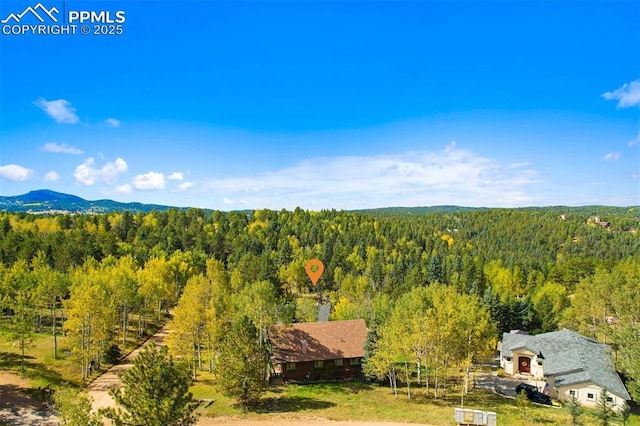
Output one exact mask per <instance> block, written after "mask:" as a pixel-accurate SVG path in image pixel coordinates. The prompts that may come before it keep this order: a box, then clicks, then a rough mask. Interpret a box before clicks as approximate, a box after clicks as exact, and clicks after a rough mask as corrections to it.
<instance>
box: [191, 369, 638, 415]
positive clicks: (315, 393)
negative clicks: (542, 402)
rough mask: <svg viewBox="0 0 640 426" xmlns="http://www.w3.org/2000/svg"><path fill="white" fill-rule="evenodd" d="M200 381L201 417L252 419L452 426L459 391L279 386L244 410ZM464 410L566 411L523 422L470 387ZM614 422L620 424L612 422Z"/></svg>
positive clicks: (499, 400) (504, 403)
mask: <svg viewBox="0 0 640 426" xmlns="http://www.w3.org/2000/svg"><path fill="white" fill-rule="evenodd" d="M201 378H202V380H201V381H199V382H198V383H196V384H195V385H194V386H193V387H192V392H193V393H194V396H195V397H197V398H211V399H213V400H214V403H213V404H211V405H210V406H209V407H208V408H201V409H200V412H201V414H202V415H203V416H207V417H218V416H239V417H245V418H251V419H260V418H264V419H267V418H273V416H274V415H281V416H283V417H286V418H301V419H302V418H309V417H321V418H325V419H329V420H336V421H348V420H351V421H387V422H407V423H423V424H431V425H438V426H439V425H452V424H455V422H454V419H453V414H454V408H455V407H459V406H460V395H459V394H450V396H448V397H447V398H445V399H438V400H435V399H433V398H429V399H427V398H426V397H425V393H424V391H423V390H418V391H415V390H414V391H413V392H412V398H411V399H409V398H407V395H406V393H405V394H398V396H397V397H394V395H393V394H392V393H391V391H390V389H389V388H387V387H383V386H378V385H374V384H363V383H360V382H346V383H323V384H307V385H293V384H289V385H282V386H279V387H274V388H271V389H270V390H269V391H268V392H267V393H266V394H265V395H264V397H263V398H262V400H261V402H260V403H259V404H258V405H257V406H255V407H251V408H249V409H248V410H247V411H243V410H242V409H241V408H240V407H237V406H236V405H234V403H233V401H231V400H229V399H228V398H226V397H225V396H223V395H222V394H220V393H219V392H218V391H217V390H216V389H215V387H214V386H213V383H212V381H211V377H208V374H207V373H204V374H202V376H201ZM465 408H470V409H478V410H483V411H495V412H496V413H497V415H498V424H501V425H522V424H525V425H532V426H533V425H535V426H538V425H540V426H542V425H567V424H570V416H569V414H568V413H567V412H566V411H565V410H564V409H562V408H553V407H543V406H538V405H535V406H532V407H531V408H529V409H528V410H527V414H526V418H527V421H526V422H523V420H522V413H521V411H520V410H519V409H518V407H516V405H515V401H514V400H512V399H509V398H504V397H501V396H499V395H495V394H493V393H490V392H488V391H484V390H479V389H477V390H474V391H473V392H472V393H470V394H469V395H467V396H466V397H465ZM581 419H582V421H583V424H585V425H596V424H597V423H596V420H595V418H594V417H593V415H592V412H591V410H587V409H585V414H584V415H583V416H582V418H581ZM613 424H621V423H620V422H617V421H616V422H613V423H612V425H613ZM627 424H628V425H636V426H637V425H640V416H638V414H634V415H632V417H631V418H630V419H629V422H628V423H627Z"/></svg>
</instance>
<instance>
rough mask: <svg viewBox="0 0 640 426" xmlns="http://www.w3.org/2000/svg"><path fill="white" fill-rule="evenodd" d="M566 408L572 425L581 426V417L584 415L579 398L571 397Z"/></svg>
mask: <svg viewBox="0 0 640 426" xmlns="http://www.w3.org/2000/svg"><path fill="white" fill-rule="evenodd" d="M565 408H566V409H567V411H568V412H569V415H570V416H571V425H572V426H578V425H579V424H580V416H581V415H582V406H581V405H580V401H578V398H576V396H575V395H571V398H570V399H569V401H568V402H567V404H566V405H565Z"/></svg>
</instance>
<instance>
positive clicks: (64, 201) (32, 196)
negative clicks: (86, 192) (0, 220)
mask: <svg viewBox="0 0 640 426" xmlns="http://www.w3.org/2000/svg"><path fill="white" fill-rule="evenodd" d="M172 208H180V207H172V206H163V205H159V204H143V203H120V202H117V201H112V200H95V201H88V200H85V199H84V198H80V197H77V196H75V195H71V194H63V193H61V192H55V191H51V190H48V189H39V190H37V191H31V192H29V193H27V194H23V195H17V196H14V197H5V196H0V211H8V212H24V213H40V214H42V213H88V214H97V213H110V212H115V211H129V212H144V213H146V212H150V211H152V210H161V211H162V210H169V209H172Z"/></svg>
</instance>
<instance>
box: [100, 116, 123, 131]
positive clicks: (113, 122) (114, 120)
mask: <svg viewBox="0 0 640 426" xmlns="http://www.w3.org/2000/svg"><path fill="white" fill-rule="evenodd" d="M104 122H105V123H107V124H108V125H109V126H111V127H115V128H116V129H117V128H118V127H120V124H121V123H120V120H118V119H117V118H107V119H106V120H104Z"/></svg>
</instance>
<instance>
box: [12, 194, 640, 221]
mask: <svg viewBox="0 0 640 426" xmlns="http://www.w3.org/2000/svg"><path fill="white" fill-rule="evenodd" d="M189 208H191V207H176V206H165V205H160V204H144V203H137V202H132V203H121V202H118V201H113V200H95V201H88V200H85V199H84V198H80V197H78V196H76V195H71V194H64V193H62V192H56V191H51V190H49V189H39V190H36V191H31V192H29V193H27V194H23V195H16V196H12V197H7V196H2V195H0V211H7V212H15V213H21V212H22V213H34V214H47V213H51V214H56V213H73V214H85V213H86V214H99V213H111V212H117V211H129V212H132V213H137V212H142V213H147V212H150V211H154V210H157V211H165V210H169V209H179V210H188V209H189ZM496 209H498V210H529V211H545V212H555V213H557V214H559V215H561V214H565V213H572V214H582V215H588V216H594V215H606V214H612V213H615V214H627V215H631V216H633V217H637V216H638V214H639V213H640V206H629V207H613V206H598V205H593V206H547V207H463V206H451V205H443V206H422V207H381V208H373V209H354V210H344V211H347V212H351V213H358V214H366V215H372V216H379V217H387V216H423V215H427V214H456V213H463V212H472V211H483V210H496ZM200 210H205V211H209V212H212V211H213V209H200ZM258 210H261V209H258ZM266 210H269V209H266ZM234 211H236V212H240V213H244V214H246V215H248V216H251V215H252V214H253V212H254V210H253V209H245V210H234Z"/></svg>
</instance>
